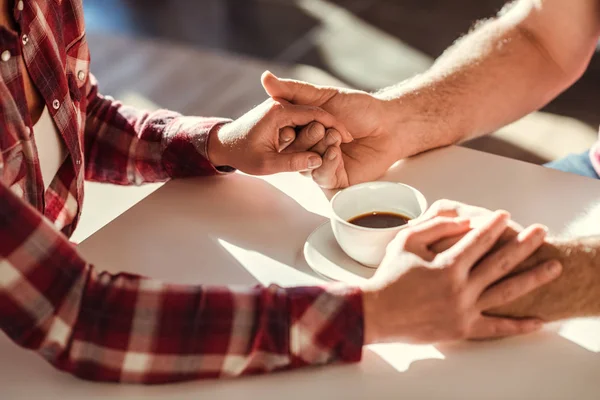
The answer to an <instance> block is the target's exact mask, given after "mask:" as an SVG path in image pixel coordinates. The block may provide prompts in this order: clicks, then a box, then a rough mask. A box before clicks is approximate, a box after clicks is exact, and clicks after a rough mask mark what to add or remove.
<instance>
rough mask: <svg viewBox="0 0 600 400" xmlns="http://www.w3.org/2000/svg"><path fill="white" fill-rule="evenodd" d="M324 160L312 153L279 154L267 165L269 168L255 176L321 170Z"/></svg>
mask: <svg viewBox="0 0 600 400" xmlns="http://www.w3.org/2000/svg"><path fill="white" fill-rule="evenodd" d="M322 163H323V160H322V159H321V156H319V155H318V154H316V153H312V152H310V151H305V152H302V153H279V154H275V155H274V156H273V158H272V159H270V161H268V162H267V163H266V165H267V167H266V168H264V169H262V170H260V173H257V174H255V175H270V174H276V173H279V172H300V171H307V170H313V169H316V168H319V167H320V166H321V164H322Z"/></svg>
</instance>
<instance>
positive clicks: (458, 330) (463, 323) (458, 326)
mask: <svg viewBox="0 0 600 400" xmlns="http://www.w3.org/2000/svg"><path fill="white" fill-rule="evenodd" d="M469 331H470V325H469V322H468V320H467V319H466V318H464V317H463V316H460V317H458V318H457V319H456V322H455V324H454V333H453V336H454V339H463V338H466V337H467V336H468V335H469Z"/></svg>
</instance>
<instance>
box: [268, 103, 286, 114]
mask: <svg viewBox="0 0 600 400" xmlns="http://www.w3.org/2000/svg"><path fill="white" fill-rule="evenodd" d="M281 110H283V104H281V103H280V102H278V101H273V103H272V104H271V107H270V108H269V112H271V113H276V112H279V111H281Z"/></svg>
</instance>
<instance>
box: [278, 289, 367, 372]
mask: <svg viewBox="0 0 600 400" xmlns="http://www.w3.org/2000/svg"><path fill="white" fill-rule="evenodd" d="M286 292H287V297H288V300H289V304H290V307H289V313H290V330H289V332H290V334H289V335H290V336H289V340H290V342H289V349H290V355H291V357H292V365H291V366H292V367H293V366H300V365H309V364H310V365H315V364H327V363H332V362H358V361H360V360H361V357H362V347H363V344H364V318H363V306H362V292H361V290H360V289H358V288H355V287H349V286H346V285H341V284H332V285H329V286H324V287H299V288H288V289H286Z"/></svg>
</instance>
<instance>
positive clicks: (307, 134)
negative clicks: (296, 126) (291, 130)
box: [286, 122, 325, 153]
mask: <svg viewBox="0 0 600 400" xmlns="http://www.w3.org/2000/svg"><path fill="white" fill-rule="evenodd" d="M324 138H325V127H324V126H323V125H322V124H320V123H318V122H311V123H310V124H308V125H306V126H305V127H304V128H302V129H301V130H300V133H298V135H296V140H295V141H294V143H292V144H290V146H289V147H288V148H287V149H286V152H296V151H307V150H310V151H313V150H312V147H314V146H315V145H316V144H317V143H319V142H320V141H322V140H323V139H324ZM315 153H318V152H316V151H315Z"/></svg>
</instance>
